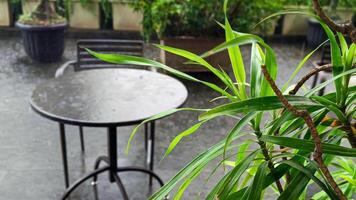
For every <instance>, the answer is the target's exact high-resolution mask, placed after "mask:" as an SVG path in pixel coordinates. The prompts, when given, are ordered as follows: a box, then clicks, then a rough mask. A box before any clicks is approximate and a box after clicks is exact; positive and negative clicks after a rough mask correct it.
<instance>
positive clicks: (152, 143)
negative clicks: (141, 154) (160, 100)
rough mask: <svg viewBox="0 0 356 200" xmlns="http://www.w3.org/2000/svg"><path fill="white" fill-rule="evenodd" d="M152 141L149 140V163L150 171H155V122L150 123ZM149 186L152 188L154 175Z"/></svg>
mask: <svg viewBox="0 0 356 200" xmlns="http://www.w3.org/2000/svg"><path fill="white" fill-rule="evenodd" d="M150 125H151V126H150V139H149V147H150V148H149V152H150V153H149V162H148V169H149V170H150V171H153V166H154V154H155V121H152V122H151V123H150ZM149 185H150V186H152V175H150V178H149Z"/></svg>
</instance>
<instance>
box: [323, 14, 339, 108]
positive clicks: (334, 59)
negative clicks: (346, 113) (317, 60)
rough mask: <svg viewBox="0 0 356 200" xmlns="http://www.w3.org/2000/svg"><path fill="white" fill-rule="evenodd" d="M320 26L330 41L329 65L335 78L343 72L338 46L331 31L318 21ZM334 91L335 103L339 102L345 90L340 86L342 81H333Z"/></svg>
mask: <svg viewBox="0 0 356 200" xmlns="http://www.w3.org/2000/svg"><path fill="white" fill-rule="evenodd" d="M320 24H321V26H322V27H323V29H324V31H325V33H326V35H327V36H328V38H329V40H330V48H331V64H332V65H333V76H334V77H335V76H337V75H339V74H340V73H342V72H343V63H342V56H341V51H340V48H339V45H338V43H337V41H336V38H335V35H334V33H333V32H332V30H331V29H330V28H329V27H328V26H327V25H326V24H324V23H323V22H321V21H320ZM334 84H335V89H336V99H337V102H340V101H341V100H342V98H343V95H344V94H343V93H344V91H345V88H343V85H342V79H341V78H339V79H335V80H334Z"/></svg>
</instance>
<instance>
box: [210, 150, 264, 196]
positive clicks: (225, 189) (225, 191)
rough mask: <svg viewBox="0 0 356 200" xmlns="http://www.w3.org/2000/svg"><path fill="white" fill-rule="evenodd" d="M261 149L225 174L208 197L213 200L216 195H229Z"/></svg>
mask: <svg viewBox="0 0 356 200" xmlns="http://www.w3.org/2000/svg"><path fill="white" fill-rule="evenodd" d="M258 152H259V151H258V150H256V151H254V152H252V153H251V154H250V155H248V156H247V157H246V158H245V159H244V160H243V161H241V162H240V163H239V164H238V165H237V166H236V167H234V168H233V169H232V170H231V171H230V172H229V173H228V174H226V175H225V177H224V178H223V179H221V181H220V182H219V183H218V184H217V187H218V188H214V189H213V190H212V191H211V192H210V193H209V195H208V197H207V198H206V199H207V200H212V199H214V198H215V197H216V196H218V197H219V198H220V199H225V198H227V197H228V195H229V194H230V192H232V190H233V188H234V187H236V186H237V183H238V181H239V179H240V177H241V175H242V174H243V173H244V172H245V171H246V169H247V168H248V167H249V166H250V163H251V162H252V161H253V159H254V158H255V156H256V155H257V153H258Z"/></svg>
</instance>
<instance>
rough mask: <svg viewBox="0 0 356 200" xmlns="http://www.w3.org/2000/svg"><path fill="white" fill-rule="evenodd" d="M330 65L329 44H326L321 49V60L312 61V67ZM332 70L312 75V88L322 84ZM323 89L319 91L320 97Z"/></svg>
mask: <svg viewBox="0 0 356 200" xmlns="http://www.w3.org/2000/svg"><path fill="white" fill-rule="evenodd" d="M329 63H331V50H330V44H329V43H326V44H325V45H324V46H323V47H322V49H321V59H320V61H314V62H313V65H314V67H320V66H323V65H326V64H329ZM331 72H332V70H329V71H321V72H319V73H317V74H315V75H314V79H313V83H312V88H314V87H315V86H316V85H317V84H320V83H323V82H325V81H326V80H327V79H328V74H330V73H331ZM324 90H325V88H323V89H321V90H320V91H319V93H318V94H319V96H322V95H323V94H324Z"/></svg>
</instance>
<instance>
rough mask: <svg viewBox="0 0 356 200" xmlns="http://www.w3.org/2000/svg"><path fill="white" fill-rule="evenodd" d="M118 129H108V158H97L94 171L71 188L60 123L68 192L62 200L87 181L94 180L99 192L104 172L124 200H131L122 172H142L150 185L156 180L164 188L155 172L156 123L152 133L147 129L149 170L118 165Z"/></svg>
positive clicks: (62, 130) (64, 140)
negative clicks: (120, 174) (99, 179)
mask: <svg viewBox="0 0 356 200" xmlns="http://www.w3.org/2000/svg"><path fill="white" fill-rule="evenodd" d="M116 128H117V127H115V126H113V127H108V133H107V138H108V155H107V156H100V157H98V158H97V160H96V161H95V165H94V171H92V172H90V173H87V174H86V175H84V176H83V177H82V178H81V179H79V180H77V181H75V182H74V183H73V184H72V185H71V186H69V176H68V161H67V149H66V138H65V128H64V124H62V123H60V124H59V130H60V139H61V146H62V156H63V169H64V178H65V185H66V188H67V189H66V191H65V193H64V194H63V195H62V198H61V199H62V200H65V199H67V198H68V196H69V195H70V194H71V193H72V192H73V191H74V190H75V189H76V188H77V187H78V186H79V185H81V184H82V183H83V182H85V181H86V180H88V179H90V178H93V185H94V189H95V191H96V190H97V188H96V181H97V176H98V175H99V174H101V173H103V172H108V175H109V177H108V178H109V181H110V182H111V183H113V182H115V183H116V184H117V186H118V188H119V190H120V192H121V194H122V196H123V199H124V200H129V197H128V194H127V192H126V189H125V187H124V185H123V183H122V181H121V179H120V176H119V175H118V173H120V172H129V171H131V172H132V171H134V172H141V173H145V174H148V175H149V177H150V180H149V185H150V186H151V185H152V179H153V178H154V179H156V180H157V182H158V183H159V184H160V186H163V184H164V183H163V181H162V179H161V178H160V177H159V176H158V175H157V174H156V173H154V172H153V171H152V170H153V149H154V142H153V141H154V140H153V138H154V129H155V125H154V122H153V123H151V124H150V131H148V127H146V128H145V138H146V139H145V149H146V156H147V164H148V166H149V169H146V168H143V167H134V166H128V167H118V165H117V130H116ZM102 162H104V163H105V164H106V166H104V167H100V168H99V166H100V164H101V163H102Z"/></svg>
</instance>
